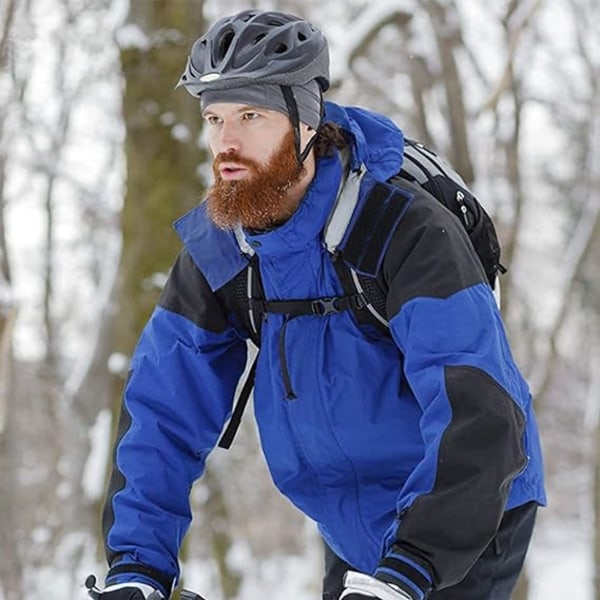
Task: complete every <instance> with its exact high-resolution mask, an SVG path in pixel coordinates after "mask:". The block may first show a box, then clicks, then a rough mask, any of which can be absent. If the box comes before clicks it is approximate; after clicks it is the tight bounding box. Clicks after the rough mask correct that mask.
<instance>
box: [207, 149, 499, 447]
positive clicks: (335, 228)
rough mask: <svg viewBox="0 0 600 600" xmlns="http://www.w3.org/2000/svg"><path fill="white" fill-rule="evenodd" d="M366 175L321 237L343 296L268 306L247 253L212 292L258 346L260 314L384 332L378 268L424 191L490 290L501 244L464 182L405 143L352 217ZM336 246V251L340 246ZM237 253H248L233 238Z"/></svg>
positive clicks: (237, 418) (226, 442)
mask: <svg viewBox="0 0 600 600" xmlns="http://www.w3.org/2000/svg"><path fill="white" fill-rule="evenodd" d="M364 174H365V171H364V169H363V170H360V171H357V172H351V173H349V174H348V176H347V178H346V179H345V181H344V183H343V186H342V187H341V189H340V190H339V192H338V198H337V200H336V203H335V205H334V207H333V209H332V211H331V213H330V215H329V218H328V220H327V223H326V225H325V228H324V233H323V238H324V243H325V245H326V247H327V249H328V250H329V252H330V255H331V257H332V261H333V264H334V267H335V269H336V272H337V274H338V276H339V278H340V282H341V284H342V287H343V289H344V293H345V295H344V296H338V297H334V298H314V299H303V300H286V301H269V300H266V299H265V294H264V291H263V289H262V285H261V282H260V275H259V269H258V259H257V257H256V255H252V256H251V257H250V259H249V263H248V267H247V268H245V269H244V270H243V271H242V272H241V273H239V274H238V275H237V276H236V277H235V278H234V279H233V280H232V281H231V282H229V283H228V284H227V285H225V286H224V287H223V288H222V289H221V290H219V291H218V292H217V295H218V296H219V298H220V300H221V302H222V304H223V305H224V307H225V310H226V312H227V313H228V314H230V315H233V316H234V318H235V319H236V320H237V321H238V323H239V324H241V326H242V327H243V328H244V329H245V330H246V331H247V332H248V335H249V337H250V339H251V340H252V341H253V342H254V343H255V344H256V346H257V347H258V346H259V345H260V325H261V321H262V318H263V316H264V315H266V314H268V313H278V314H284V315H287V316H288V317H289V318H293V317H296V316H300V315H317V316H326V315H330V314H333V313H337V312H341V311H343V310H351V311H353V313H354V316H355V318H356V320H357V321H358V322H359V323H361V324H363V325H371V326H374V327H376V328H377V329H379V330H380V331H384V332H387V330H388V328H389V324H388V320H387V315H386V309H385V305H386V297H387V290H386V289H385V285H384V283H383V282H382V279H381V277H378V275H379V266H380V265H381V261H382V259H383V256H384V254H385V251H386V249H387V240H389V238H390V236H391V234H392V233H393V230H394V229H395V227H396V226H397V224H398V221H399V219H400V218H401V215H402V213H403V211H404V208H405V205H406V202H407V195H406V192H409V194H410V195H412V194H413V193H414V192H415V191H417V192H419V191H421V192H422V190H425V191H426V192H427V193H429V194H430V195H431V196H433V197H434V198H435V199H436V200H438V201H439V202H440V203H441V204H442V205H443V206H445V207H446V209H448V210H449V211H450V212H451V213H453V214H454V215H455V216H456V217H457V218H458V219H459V221H460V222H461V223H462V225H463V227H464V228H465V230H466V232H467V234H468V236H469V239H470V240H471V243H472V245H473V248H474V249H475V252H476V253H477V256H478V257H479V259H480V261H481V264H482V265H483V268H484V270H485V273H486V276H487V279H488V281H489V284H490V286H491V287H492V289H494V288H495V287H496V280H497V277H498V274H499V273H505V272H506V269H505V268H504V267H503V266H502V264H501V263H500V243H499V241H498V236H497V233H496V229H495V227H494V224H493V222H492V220H491V218H490V216H489V215H488V214H487V213H486V211H485V210H484V209H483V207H482V206H481V204H480V203H479V201H478V200H477V198H476V197H475V196H474V195H473V193H472V192H471V191H470V190H469V189H468V187H467V185H466V183H465V182H464V181H463V179H462V178H461V177H460V175H458V173H456V171H454V169H453V168H452V167H451V166H450V165H449V164H448V163H447V162H446V161H445V160H444V159H442V158H441V157H440V156H439V155H437V154H436V153H435V152H433V151H432V150H429V149H428V148H426V147H425V146H424V145H423V144H420V143H418V142H415V141H413V140H410V139H406V140H405V145H404V161H403V164H402V169H401V171H400V173H398V175H396V176H395V177H393V178H392V179H390V180H389V181H388V182H387V183H376V184H375V185H374V186H373V188H372V190H371V192H370V193H369V196H368V198H367V199H366V200H365V201H364V203H363V204H362V209H361V212H360V214H359V215H358V217H355V218H353V219H352V221H353V222H352V226H351V227H352V228H351V230H348V228H349V226H350V219H351V217H352V216H353V213H354V210H355V208H356V205H357V200H358V189H359V187H360V183H361V180H362V177H363V176H364ZM342 240H343V249H342V250H341V251H340V243H341V242H342ZM238 242H239V244H240V247H241V249H242V251H244V252H246V253H249V254H252V250H251V249H250V248H249V247H248V246H247V245H244V240H243V238H242V237H238ZM255 369H256V358H255V359H254V362H253V364H252V366H251V368H250V371H249V373H248V376H247V377H246V381H245V383H244V385H243V388H242V391H241V393H240V395H239V398H238V401H237V404H236V406H235V408H234V410H233V414H232V416H231V419H230V421H229V423H228V425H227V428H226V430H225V432H224V433H223V435H222V437H221V439H220V441H219V446H220V447H222V448H229V447H230V446H231V443H232V441H233V438H234V436H235V433H236V431H237V429H238V428H239V425H240V422H241V418H242V414H243V412H244V409H245V407H246V404H247V401H248V398H249V396H250V393H251V391H252V387H253V384H254V373H255Z"/></svg>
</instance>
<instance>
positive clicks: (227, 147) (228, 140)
mask: <svg viewBox="0 0 600 600" xmlns="http://www.w3.org/2000/svg"><path fill="white" fill-rule="evenodd" d="M218 144H219V147H218V152H219V153H222V152H229V151H231V150H233V151H235V152H239V151H240V150H241V147H242V140H241V136H240V131H239V128H238V127H237V126H236V125H235V124H233V123H228V122H224V123H223V125H222V126H221V131H220V133H219V140H218Z"/></svg>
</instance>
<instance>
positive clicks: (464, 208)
mask: <svg viewBox="0 0 600 600" xmlns="http://www.w3.org/2000/svg"><path fill="white" fill-rule="evenodd" d="M456 202H457V203H458V206H459V209H460V212H461V214H462V218H463V221H464V222H465V227H466V228H467V231H468V230H469V228H470V227H471V223H470V222H469V209H468V208H467V205H466V204H465V195H464V194H463V193H462V192H461V191H460V190H458V191H457V192H456Z"/></svg>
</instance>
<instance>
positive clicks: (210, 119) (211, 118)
mask: <svg viewBox="0 0 600 600" xmlns="http://www.w3.org/2000/svg"><path fill="white" fill-rule="evenodd" d="M204 120H205V121H206V122H207V123H208V124H209V125H216V124H217V123H218V122H219V117H216V116H215V115H207V116H206V117H204Z"/></svg>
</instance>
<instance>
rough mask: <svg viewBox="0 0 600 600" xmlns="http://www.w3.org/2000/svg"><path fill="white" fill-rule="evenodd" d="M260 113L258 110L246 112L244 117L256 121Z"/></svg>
mask: <svg viewBox="0 0 600 600" xmlns="http://www.w3.org/2000/svg"><path fill="white" fill-rule="evenodd" d="M258 117H259V114H258V113H256V112H247V113H244V119H246V121H254V120H255V119H258Z"/></svg>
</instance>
